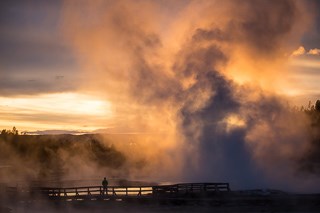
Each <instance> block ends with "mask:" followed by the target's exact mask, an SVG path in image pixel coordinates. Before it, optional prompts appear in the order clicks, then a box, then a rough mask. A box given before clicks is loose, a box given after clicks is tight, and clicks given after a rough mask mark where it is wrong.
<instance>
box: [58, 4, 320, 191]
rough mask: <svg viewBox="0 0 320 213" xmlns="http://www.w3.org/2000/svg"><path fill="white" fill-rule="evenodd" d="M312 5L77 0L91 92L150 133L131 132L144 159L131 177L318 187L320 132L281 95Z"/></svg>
mask: <svg viewBox="0 0 320 213" xmlns="http://www.w3.org/2000/svg"><path fill="white" fill-rule="evenodd" d="M305 3H306V2H303V1H292V0H271V1H270V0H258V1H250V0H248V1H232V0H228V1H192V0H189V1H147V0H146V1H142V0H138V1H121V0H120V1H76V2H75V1H69V2H67V3H66V4H65V5H64V10H63V14H62V15H63V18H62V20H63V26H62V27H63V30H64V32H65V36H66V39H68V40H69V41H70V42H71V43H72V45H73V47H74V51H75V53H76V54H77V56H78V61H79V63H80V65H81V66H82V67H83V69H84V70H86V71H85V72H84V73H83V76H84V77H85V78H86V79H87V81H86V82H85V84H84V85H83V88H84V90H86V91H90V92H92V93H96V94H98V95H100V96H102V97H104V98H105V99H106V100H108V101H109V102H110V103H111V105H112V110H113V113H114V117H115V119H116V121H117V123H116V122H115V124H114V126H116V127H117V128H120V129H121V130H122V131H128V132H131V133H141V132H142V133H145V134H146V135H147V136H146V137H141V138H144V139H141V138H140V139H139V137H135V138H134V140H133V141H132V143H133V144H135V143H138V144H139V143H140V144H143V145H141V146H143V147H142V148H141V150H139V154H141V155H144V161H143V163H142V164H141V165H143V166H141V170H137V168H139V167H136V168H135V170H134V171H131V172H130V168H128V171H129V172H128V173H126V174H127V175H128V177H131V178H137V177H141V176H143V177H147V178H149V179H150V180H151V181H152V180H157V181H180V182H182V181H197V182H201V181H217V182H230V183H231V187H233V188H253V187H259V188H262V187H272V188H280V189H287V190H292V191H311V190H314V191H317V190H319V189H320V188H319V184H316V183H318V181H319V171H320V170H319V162H318V161H317V159H314V160H315V164H312V165H311V164H308V165H309V166H305V167H303V166H301V165H302V164H301V162H306V161H304V160H302V159H306V158H305V156H306V155H307V154H308V153H310V150H312V148H310V147H311V146H312V147H313V146H314V147H319V145H315V144H314V142H310V141H312V137H314V136H313V135H312V134H311V133H310V132H311V131H313V132H316V131H314V130H312V128H311V127H310V126H311V123H310V122H311V121H310V120H309V118H308V116H306V114H305V113H302V112H299V111H297V110H292V108H291V107H289V106H288V100H287V99H286V98H285V96H284V95H283V93H286V92H287V91H286V88H287V86H289V83H288V81H287V80H288V79H287V67H286V61H287V59H288V57H289V56H290V54H291V52H292V51H293V50H294V49H295V48H296V46H297V45H298V42H299V39H300V37H301V36H302V34H303V32H304V31H305V30H307V29H308V27H309V25H311V24H312V23H311V19H312V15H313V11H312V9H311V8H312V7H311V6H312V5H308V4H305ZM307 3H308V2H307ZM309 3H310V2H309ZM291 86H292V85H291ZM119 124H121V125H120V127H119ZM310 129H311V130H310ZM314 134H316V133H314ZM140 140H144V141H143V143H142V142H141V141H140ZM318 142H319V141H318ZM318 142H316V143H318ZM128 144H129V143H127V144H126V145H125V144H121V145H118V146H119V150H120V151H121V150H122V152H124V153H127V154H126V156H130V152H131V151H132V146H130V145H128ZM139 146H140V145H139ZM134 153H135V152H134ZM131 157H132V158H134V157H136V156H131ZM308 159H309V158H308ZM316 161H317V162H318V163H316ZM304 165H306V164H304ZM310 165H311V166H310ZM78 169H79V170H80V171H81V165H79V167H78ZM121 169H122V167H121V166H119V170H121ZM85 171H87V170H85ZM80 177H81V175H80Z"/></svg>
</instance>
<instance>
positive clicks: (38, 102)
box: [0, 93, 112, 131]
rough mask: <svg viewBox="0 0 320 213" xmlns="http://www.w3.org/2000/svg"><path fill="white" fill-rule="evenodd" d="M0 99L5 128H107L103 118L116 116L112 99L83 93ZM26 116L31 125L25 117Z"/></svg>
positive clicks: (1, 122)
mask: <svg viewBox="0 0 320 213" xmlns="http://www.w3.org/2000/svg"><path fill="white" fill-rule="evenodd" d="M0 103H1V105H0V110H1V113H0V114H1V117H2V119H1V121H0V126H1V127H2V128H8V127H7V126H8V125H15V126H22V128H27V129H28V130H35V129H37V130H39V129H50V128H51V129H52V128H53V129H70V128H71V129H81V130H88V131H90V130H94V129H97V128H103V125H104V124H103V120H106V119H108V118H111V117H112V111H111V104H110V103H109V102H107V101H105V100H101V99H99V98H97V97H94V96H90V95H86V94H81V93H54V94H41V95H36V96H22V97H0ZM26 117H27V118H28V119H30V121H31V125H30V123H29V122H28V123H29V125H26V123H25V122H24V121H23V119H24V118H26ZM80 121H81V122H80Z"/></svg>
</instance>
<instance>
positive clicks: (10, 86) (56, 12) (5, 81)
mask: <svg viewBox="0 0 320 213" xmlns="http://www.w3.org/2000/svg"><path fill="white" fill-rule="evenodd" d="M0 10H1V11H0V14H1V15H0V75H1V77H0V82H1V84H0V90H1V92H0V95H24V94H36V93H46V92H61V91H70V90H74V89H75V88H76V85H77V80H78V79H76V78H75V79H72V77H74V76H75V75H76V73H77V72H78V70H77V69H78V67H77V65H76V61H75V58H74V56H73V54H72V52H71V50H70V47H68V45H67V43H66V42H65V40H64V39H63V36H62V34H60V29H59V21H60V20H59V19H60V12H61V11H60V10H61V2H59V1H56V2H52V1H50V2H46V3H45V2H43V1H15V2H12V1H2V2H1V9H0ZM57 75H66V76H67V77H66V78H65V79H64V82H63V83H60V84H57V82H56V81H54V80H52V79H54V76H57ZM30 79H32V80H34V81H32V82H31V81H29V80H30Z"/></svg>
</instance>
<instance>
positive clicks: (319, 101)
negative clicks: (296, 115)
mask: <svg viewBox="0 0 320 213" xmlns="http://www.w3.org/2000/svg"><path fill="white" fill-rule="evenodd" d="M315 109H316V110H317V111H319V112H320V100H317V101H316V106H315Z"/></svg>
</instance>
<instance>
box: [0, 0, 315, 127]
mask: <svg viewBox="0 0 320 213" xmlns="http://www.w3.org/2000/svg"><path fill="white" fill-rule="evenodd" d="M146 2H148V1H137V2H136V3H133V1H132V2H130V3H128V4H126V2H123V1H122V3H123V5H122V6H123V7H120V8H119V7H118V6H114V4H115V3H114V2H113V1H105V3H101V2H100V3H99V1H95V3H94V4H88V3H85V2H82V1H77V3H75V2H72V1H71V2H70V1H40V0H39V1H37V0H25V1H9V0H8V1H6V0H4V1H1V2H0V129H4V128H6V129H11V128H12V126H16V127H17V128H18V129H19V130H20V131H37V130H39V131H44V130H68V131H85V132H86V131H95V130H99V129H110V130H111V129H113V130H115V131H117V132H137V131H142V132H143V131H148V130H149V129H152V128H153V126H152V125H153V124H149V123H148V122H149V121H152V120H153V119H155V118H159V117H161V115H156V113H154V111H152V110H154V109H149V108H148V110H151V111H152V113H151V114H152V115H153V117H152V118H150V119H148V118H145V117H148V115H146V116H145V113H144V112H145V110H146V109H145V108H144V107H141V104H140V103H141V102H140V101H137V102H138V103H136V102H135V101H132V99H131V98H130V99H128V98H126V96H128V95H127V94H128V90H130V88H129V89H128V88H127V83H126V80H123V79H124V78H125V77H123V76H126V73H127V71H123V70H126V69H135V67H134V66H131V65H132V64H133V63H132V61H131V60H129V59H128V58H132V56H131V55H129V54H128V55H126V54H124V53H123V52H126V50H127V49H130V48H131V47H132V46H133V45H132V44H137V42H136V40H137V37H139V36H140V34H139V33H136V31H133V30H131V28H130V27H131V25H130V23H129V24H128V23H124V22H127V21H128V20H129V22H130V21H132V22H131V24H132V26H133V27H134V28H139V27H141V25H142V24H141V23H142V22H143V25H144V26H145V29H149V31H150V32H151V31H152V32H156V33H154V34H155V35H156V36H154V38H153V37H152V36H150V37H148V39H149V40H148V41H146V42H149V43H150V44H148V43H146V45H157V44H156V42H157V41H156V40H157V39H158V40H160V43H161V44H162V45H163V46H165V48H162V49H161V50H159V51H158V50H157V51H153V50H152V51H150V52H148V51H149V50H148V49H147V50H143V51H144V54H149V55H151V56H152V57H149V59H148V61H147V62H146V61H145V60H142V59H141V61H140V62H141V63H145V64H147V65H150V64H151V63H153V65H154V66H153V67H155V66H156V65H159V64H160V65H161V66H160V65H159V68H157V69H161V67H165V69H166V70H169V69H167V67H169V66H171V67H174V66H173V65H172V64H174V65H175V66H176V65H177V64H179V63H178V62H177V61H175V62H174V63H171V61H170V60H171V59H170V58H172V56H173V55H177V53H178V52H179V49H181V46H182V45H181V40H183V41H185V39H184V38H185V37H186V33H187V32H188V30H190V29H197V28H199V27H195V26H196V25H197V24H198V23H197V20H199V23H200V22H201V23H202V24H200V25H199V26H201V27H202V26H205V25H208V26H209V25H210V24H212V23H209V21H211V20H212V19H211V17H209V16H210V15H208V14H210V11H205V12H204V14H203V17H204V18H202V19H200V18H199V17H198V16H197V15H196V14H194V13H195V12H194V11H199V10H201V9H199V8H202V5H201V4H203V5H206V4H207V3H208V2H207V1H199V3H197V4H196V3H194V2H193V1H189V0H186V1H175V3H172V2H171V1H165V0H161V1H157V3H155V4H152V3H150V2H149V3H146ZM213 2H214V1H213ZM219 2H220V1H217V2H216V3H215V4H216V8H220V5H219V4H220V3H219ZM240 3H241V4H242V1H241V2H240V1H238V2H236V3H235V2H233V3H232V1H231V3H230V4H240ZM304 4H305V5H307V6H306V7H309V9H310V8H313V9H314V11H313V10H309V11H311V12H310V13H311V14H306V13H305V11H302V12H301V13H298V14H295V16H297V17H296V19H297V20H298V21H297V22H298V23H297V25H299V26H298V27H296V28H294V27H293V28H292V29H293V30H297V32H295V31H293V32H290V33H291V34H292V35H296V37H295V36H291V34H290V37H289V36H288V41H291V40H290V39H292V43H290V44H289V46H290V48H287V46H288V45H287V44H284V46H281V44H282V43H281V42H282V41H281V42H279V46H277V47H275V48H278V49H284V51H283V52H281V53H277V54H281V56H279V57H281V65H279V66H278V65H277V66H274V67H273V68H274V69H279V70H277V72H278V73H281V72H284V73H285V74H284V75H276V76H275V77H274V78H268V75H266V74H265V73H264V74H261V75H254V76H253V75H251V74H250V73H251V72H248V71H247V70H246V68H247V69H248V70H250V69H253V68H252V67H251V66H250V67H249V68H248V66H247V62H246V58H242V59H241V60H242V61H236V63H234V64H232V63H230V66H229V68H230V69H229V71H226V73H228V74H229V77H230V79H233V81H235V82H237V83H239V84H243V82H245V83H247V82H249V83H250V84H251V83H252V82H253V84H255V85H256V84H257V85H260V87H259V88H261V89H262V90H265V89H266V90H268V89H269V88H270V87H273V85H274V87H275V91H272V92H274V93H276V94H278V95H281V96H283V95H284V96H287V97H288V100H290V103H291V104H293V105H299V106H300V105H307V104H308V101H309V100H311V101H312V102H313V101H315V100H316V99H320V83H319V82H320V16H319V14H317V13H316V12H317V11H320V4H319V3H317V2H316V1H311V0H310V1H304ZM128 5H129V6H128ZM301 5H302V4H301ZM126 7H128V8H129V9H128V8H126ZM203 7H204V6H203ZM221 7H222V6H221ZM243 7H244V6H243ZM256 7H264V5H263V4H261V5H260V1H257V2H256ZM297 7H300V3H299V4H298V6H297ZM301 7H302V6H301ZM130 8H133V9H132V10H131V9H130ZM208 8H210V6H208ZM240 8H241V6H240ZM239 10H240V9H239ZM123 11H124V12H123ZM219 11H221V13H228V10H226V9H225V8H224V7H222V8H221V10H218V9H217V10H216V11H212V13H213V12H215V13H217V14H218V15H219V17H221V23H220V22H219V21H220V20H219V19H215V20H217V23H214V24H216V25H217V26H224V25H225V22H228V20H226V18H224V15H223V14H219V13H220V12H219ZM270 11H274V12H275V13H277V10H276V9H275V10H273V9H272V4H271V10H270ZM284 11H286V10H284ZM118 13H119V14H122V16H117V14H118ZM123 13H124V14H125V15H123ZM152 13H155V14H156V15H154V14H152ZM108 14H109V16H108ZM110 14H113V15H110ZM141 14H142V15H141ZM188 14H189V15H190V18H189V17H188ZM207 15H208V17H209V18H208V19H207V21H206V16H207ZM141 16H142V17H151V18H150V20H148V19H145V20H143V19H140V17H141ZM239 16H240V15H239ZM281 16H284V17H286V16H288V14H286V13H283V14H281ZM304 16H306V17H304ZM128 17H130V18H128ZM186 17H188V18H186ZM122 18H123V20H122ZM115 19H118V20H116V21H115V23H117V25H118V26H120V27H118V28H116V29H113V28H112V27H114V26H113V25H114V23H112V24H110V23H109V22H110V20H115ZM141 20H142V21H141ZM299 20H300V21H299ZM263 24H265V23H264V22H262V24H261V26H263ZM127 25H128V26H129V27H128V26H127ZM283 27H285V26H283ZM119 28H121V29H122V31H121V33H119V32H120V30H119ZM149 31H148V32H149ZM226 31H227V30H226ZM144 32H145V31H143V32H142V33H144ZM173 32H174V33H173ZM157 33H158V34H157ZM123 35H125V36H123ZM208 36H209V35H208ZM221 36H223V35H221ZM241 36H242V34H239V37H241ZM116 37H119V39H120V40H121V39H122V40H121V41H120V42H119V43H116V42H114V41H116V39H115V38H116ZM123 37H126V38H123ZM131 39H132V41H131ZM247 39H252V38H250V37H248V38H247ZM286 39H287V38H286ZM221 40H222V39H221ZM225 40H226V39H225ZM234 40H235V39H234V38H233V41H234ZM124 41H125V42H124ZM233 41H232V42H233ZM241 42H242V41H241ZM270 42H272V40H270ZM238 43H239V42H238ZM242 43H244V42H242ZM144 44H145V43H144ZM165 44H168V45H167V46H166V45H165ZM125 45H129V46H130V45H131V46H130V47H127V46H125ZM286 45H287V46H286ZM140 46H141V45H140ZM140 46H139V45H136V46H135V47H136V48H139V47H140ZM222 46H223V48H224V47H226V46H227V45H225V44H222ZM238 47H239V48H238V49H237V50H232V49H230V48H229V49H228V47H226V48H225V49H224V51H234V52H235V54H234V55H237V54H238V55H239V51H241V50H242V49H241V48H242V47H241V45H239V46H238ZM119 49H121V51H119ZM111 50H112V51H111ZM237 51H238V52H237ZM260 51H261V52H263V51H264V50H263V49H261V50H260ZM163 52H170V54H169V53H168V54H164V53H163ZM277 54H275V55H277ZM96 55H99V56H96ZM234 55H233V56H234ZM240 55H241V54H240ZM104 56H105V57H107V58H108V59H103V60H102V57H104ZM168 58H169V59H168ZM234 58H236V57H234ZM248 58H250V57H248ZM167 59H168V60H167ZM248 60H250V59H248ZM272 60H273V61H277V58H272ZM128 61H130V62H128ZM135 61H137V60H136V59H135ZM231 61H232V60H231ZM261 63H262V66H264V65H263V62H261ZM266 63H270V60H269V61H266ZM147 65H146V66H147ZM242 65H243V66H242ZM130 66H131V68H130ZM128 67H129V68H128ZM237 68H239V69H243V70H242V71H241V72H236V73H235V72H233V70H234V69H237ZM102 69H106V70H110V72H107V73H106V74H102V75H101V70H102ZM282 69H283V70H285V71H283V70H282ZM115 73H117V74H115ZM119 73H120V74H119ZM121 73H123V75H122V74H121ZM167 73H168V75H170V72H169V71H168V72H167ZM248 73H249V74H248ZM262 73H263V72H262ZM94 76H96V77H94ZM152 77H156V78H161V76H157V75H154V76H152ZM184 77H185V76H184ZM110 79H111V80H110ZM253 79H254V80H253ZM278 81H279V82H278ZM152 82H153V80H152V79H149V78H147V77H146V78H145V79H143V78H142V80H140V81H137V82H136V84H140V85H141V84H152ZM155 82H156V81H155ZM192 82H193V79H192V76H191V77H190V78H189V77H188V78H187V77H186V78H185V79H184V80H183V82H182V84H183V86H185V87H186V88H187V87H188V85H189V84H192ZM275 82H276V83H275ZM162 83H163V82H162ZM167 83H168V85H169V84H170V83H171V82H167ZM105 84H108V86H104V85H105ZM113 84H115V85H116V86H114V85H113ZM155 84H157V83H155ZM277 85H281V86H277ZM160 86H161V85H160ZM160 86H159V87H160ZM140 92H141V96H143V97H146V96H147V95H146V94H148V93H147V92H145V91H140ZM168 92H169V93H170V92H171V91H170V90H168V91H167V90H163V94H160V95H163V96H165V93H168ZM145 93H146V94H145ZM123 96H125V98H124V97H123ZM130 96H132V95H130ZM137 97H138V98H141V97H139V96H135V98H137ZM143 101H145V100H143ZM143 106H145V104H143ZM161 107H163V108H165V107H167V106H161ZM174 107H176V106H173V108H174ZM129 108H130V110H129ZM166 109H167V108H166ZM155 111H156V110H155ZM160 111H161V112H163V110H160ZM167 112H168V114H167V115H168V117H170V113H171V112H172V110H168V111H167ZM137 115H139V116H137ZM141 115H142V116H141ZM141 117H143V118H141ZM141 119H142V120H143V119H146V120H144V121H141ZM128 120H129V123H135V124H136V123H139V127H142V129H141V130H139V129H136V128H134V127H132V126H134V125H130V124H128V123H127V122H128ZM169 120H170V119H169ZM168 122H170V121H168ZM150 126H151V127H150Z"/></svg>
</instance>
